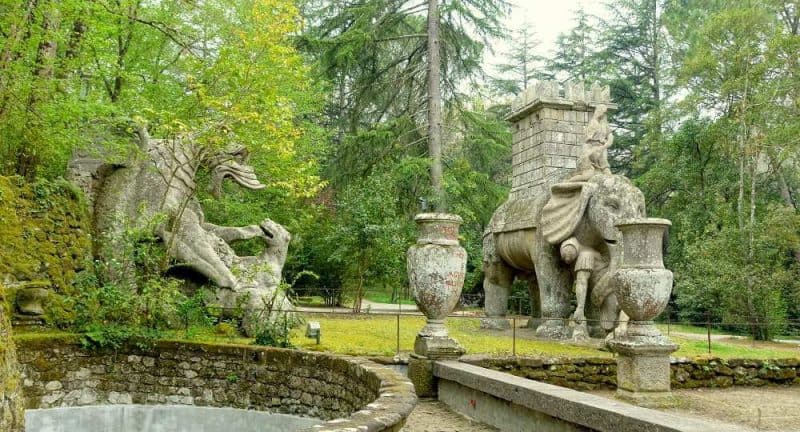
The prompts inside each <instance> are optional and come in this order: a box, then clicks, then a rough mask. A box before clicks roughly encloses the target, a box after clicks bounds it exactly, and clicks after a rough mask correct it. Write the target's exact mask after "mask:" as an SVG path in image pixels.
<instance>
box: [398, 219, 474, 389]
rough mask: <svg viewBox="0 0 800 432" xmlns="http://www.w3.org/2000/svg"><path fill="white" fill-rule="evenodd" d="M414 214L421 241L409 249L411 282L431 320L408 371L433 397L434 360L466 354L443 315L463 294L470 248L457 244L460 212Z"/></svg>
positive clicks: (416, 345)
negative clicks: (451, 332)
mask: <svg viewBox="0 0 800 432" xmlns="http://www.w3.org/2000/svg"><path fill="white" fill-rule="evenodd" d="M414 220H415V221H416V223H417V228H418V230H419V235H418V237H417V244H415V245H414V246H411V247H410V248H409V249H408V255H407V264H408V282H409V285H410V286H411V291H412V293H413V294H414V300H415V301H416V303H417V307H419V310H420V311H422V313H423V314H425V318H426V323H425V326H424V327H423V328H422V330H420V331H419V333H418V334H417V337H416V340H415V341H414V354H412V356H411V360H410V361H409V377H410V378H411V380H412V382H414V387H415V389H416V391H417V394H418V395H419V396H420V397H430V396H434V395H435V394H436V386H435V382H434V379H433V362H434V361H435V360H442V359H453V358H458V357H460V356H461V355H463V354H464V348H462V347H461V345H459V344H458V342H456V341H455V340H454V339H453V338H451V337H450V335H449V334H448V332H447V328H446V327H445V326H444V319H445V318H446V317H447V315H449V314H450V312H452V311H453V309H454V308H455V306H456V304H458V300H459V298H460V297H461V288H462V287H463V285H464V276H465V275H466V264H467V252H466V251H465V250H464V248H462V247H461V246H460V245H459V244H458V226H459V225H460V224H461V222H462V220H461V218H460V217H459V216H457V215H451V214H445V213H422V214H418V215H417V216H416V217H415V218H414Z"/></svg>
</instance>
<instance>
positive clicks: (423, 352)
mask: <svg viewBox="0 0 800 432" xmlns="http://www.w3.org/2000/svg"><path fill="white" fill-rule="evenodd" d="M464 352H465V350H464V348H463V347H462V346H461V345H459V344H458V342H456V340H455V339H453V338H451V337H449V336H433V337H426V336H422V335H417V338H416V340H414V353H415V354H417V355H419V356H422V357H426V358H428V359H431V360H453V359H457V358H459V357H461V356H462V355H464Z"/></svg>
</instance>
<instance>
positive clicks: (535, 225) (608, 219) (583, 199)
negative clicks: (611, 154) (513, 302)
mask: <svg viewBox="0 0 800 432" xmlns="http://www.w3.org/2000/svg"><path fill="white" fill-rule="evenodd" d="M547 192H549V193H545V194H540V195H538V196H535V197H532V198H517V199H510V200H509V201H506V202H505V203H504V204H503V205H501V206H500V207H499V208H498V209H497V211H495V213H494V215H493V216H492V219H491V222H490V223H489V226H488V228H487V230H486V232H485V233H484V238H483V251H484V252H483V254H484V257H483V268H484V273H485V279H484V290H485V293H486V306H485V309H486V316H487V318H485V319H484V320H483V323H482V326H483V327H484V328H503V327H507V326H508V321H507V320H506V319H504V318H505V316H506V312H507V303H508V296H509V294H510V290H511V284H512V283H513V282H514V280H515V279H516V278H519V279H521V280H525V281H527V282H528V287H529V292H530V296H531V306H532V313H531V321H530V323H529V326H530V327H535V326H537V330H536V333H537V335H539V336H542V337H550V338H565V337H568V336H569V334H570V330H569V327H568V326H567V325H566V324H567V322H566V320H565V319H566V318H568V317H569V316H570V312H571V310H572V307H571V298H572V286H573V283H574V279H575V272H573V271H572V268H571V266H570V265H569V264H568V263H567V262H565V261H564V260H563V259H562V257H561V254H560V251H559V248H560V246H561V244H562V243H563V242H565V241H566V240H568V239H569V240H571V241H577V242H579V243H580V244H582V245H585V246H586V247H588V248H591V249H593V250H594V251H596V252H597V254H598V256H600V257H601V258H603V259H602V260H601V261H604V262H605V263H606V265H605V267H602V266H600V267H601V268H596V269H595V270H596V271H594V272H593V275H592V277H591V279H590V280H589V290H590V294H589V295H588V297H589V298H590V299H591V300H590V301H587V307H586V315H587V317H588V319H589V321H590V324H591V323H593V324H595V325H594V326H590V333H592V335H593V336H598V337H599V336H602V335H601V334H599V333H600V331H599V328H598V327H599V326H597V324H598V323H600V324H602V328H603V330H605V331H609V330H612V329H613V325H614V320H615V319H616V317H617V313H618V312H619V306H617V303H616V297H615V296H614V295H613V288H612V287H610V286H609V284H608V277H607V276H608V275H610V274H611V273H612V272H611V271H609V269H613V267H614V266H615V262H616V254H617V253H618V251H619V250H620V249H619V247H620V246H621V245H619V242H620V241H621V239H622V237H621V234H620V232H619V231H618V229H617V228H616V227H615V224H617V223H618V222H620V221H622V220H625V219H632V218H642V217H645V200H644V195H643V194H642V192H641V191H640V190H639V189H638V188H637V187H636V186H634V185H633V183H631V181H630V180H628V179H627V178H625V177H623V176H620V175H613V174H609V173H601V172H598V173H596V174H595V175H593V176H591V177H590V178H588V179H587V180H585V181H569V180H568V181H565V182H562V183H557V184H554V185H553V186H552V187H551V188H550V191H547ZM601 316H602V317H603V318H602V319H603V320H604V321H600V322H598V321H594V320H596V319H599V317H601Z"/></svg>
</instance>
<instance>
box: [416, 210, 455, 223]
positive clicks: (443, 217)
mask: <svg viewBox="0 0 800 432" xmlns="http://www.w3.org/2000/svg"><path fill="white" fill-rule="evenodd" d="M414 220H415V221H416V222H417V223H419V222H450V223H456V224H459V225H460V224H461V223H463V222H464V219H461V216H459V215H456V214H450V213H420V214H418V215H416V216H414Z"/></svg>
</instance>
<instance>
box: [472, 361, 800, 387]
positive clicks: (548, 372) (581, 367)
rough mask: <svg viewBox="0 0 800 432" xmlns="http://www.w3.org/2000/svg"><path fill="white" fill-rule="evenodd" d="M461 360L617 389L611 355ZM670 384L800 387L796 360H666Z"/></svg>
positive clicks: (558, 382)
mask: <svg viewBox="0 0 800 432" xmlns="http://www.w3.org/2000/svg"><path fill="white" fill-rule="evenodd" d="M461 361H462V362H465V363H469V364H472V365H475V366H480V367H485V368H487V369H493V370H496V371H500V372H506V373H510V374H512V375H516V376H519V377H523V378H528V379H532V380H536V381H541V382H546V383H548V384H555V385H558V386H561V387H567V388H571V389H575V390H595V389H610V390H614V389H616V388H617V363H616V360H614V359H610V358H583V359H570V358H526V357H490V356H466V357H462V359H461ZM670 370H671V386H672V388H673V389H679V388H701V387H731V386H734V385H737V386H763V385H768V384H772V385H800V359H797V358H787V359H773V360H747V359H720V358H696V359H688V358H679V359H672V360H671V362H670Z"/></svg>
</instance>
